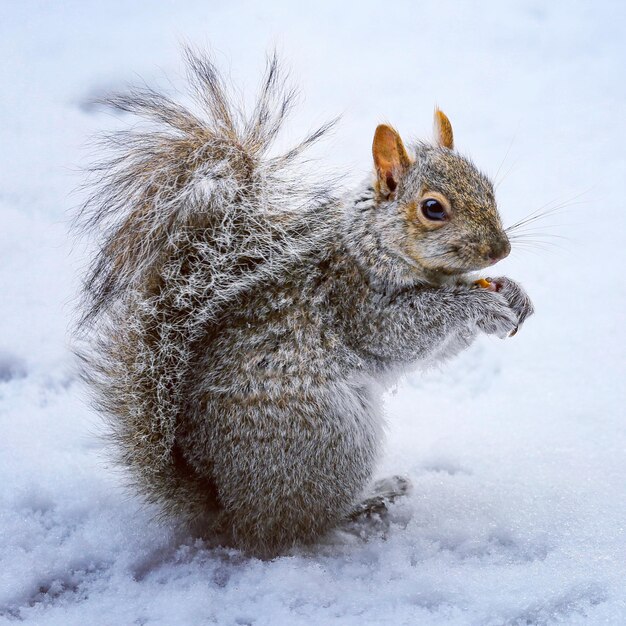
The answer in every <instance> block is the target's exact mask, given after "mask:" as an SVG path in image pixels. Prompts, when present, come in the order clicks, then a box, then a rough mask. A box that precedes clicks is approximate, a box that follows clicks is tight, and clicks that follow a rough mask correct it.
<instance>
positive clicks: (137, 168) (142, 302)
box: [77, 50, 335, 514]
mask: <svg viewBox="0 0 626 626" xmlns="http://www.w3.org/2000/svg"><path fill="white" fill-rule="evenodd" d="M186 60H187V66H188V77H189V83H190V86H191V93H192V96H193V99H194V101H195V104H196V105H197V107H198V110H199V113H198V114H196V113H193V112H191V111H190V110H188V109H187V108H185V107H183V106H181V105H180V104H178V103H177V102H175V101H173V100H171V99H170V98H168V97H166V96H164V95H162V94H160V93H158V92H155V91H153V90H150V89H143V90H134V91H131V92H130V93H128V94H127V95H116V96H112V97H110V98H107V99H106V100H105V101H104V102H105V103H106V104H108V105H109V106H113V107H115V108H116V109H118V110H120V111H125V112H129V113H132V114H135V115H137V116H139V117H141V118H143V119H144V121H145V122H146V125H145V126H143V127H141V128H133V129H131V130H125V131H121V132H117V133H115V134H113V135H110V136H109V137H107V138H106V140H105V147H106V149H107V150H108V153H109V156H108V158H107V159H106V160H105V161H103V162H101V163H99V164H97V165H95V166H94V167H92V168H91V175H92V180H91V182H90V183H89V186H90V189H92V195H91V196H90V197H89V199H88V200H87V202H86V203H85V205H84V207H83V209H82V211H81V213H80V215H79V216H78V218H77V224H78V226H79V228H80V229H81V230H83V231H87V232H88V233H93V234H94V235H95V236H96V239H97V242H98V250H97V254H96V256H95V258H94V261H93V263H92V265H91V267H90V268H89V271H88V273H87V276H86V279H85V281H84V289H83V305H84V306H83V314H82V319H81V321H80V324H79V337H80V338H81V344H82V345H83V346H84V347H83V348H80V349H79V354H80V356H81V359H82V362H83V363H84V377H85V379H86V380H87V382H88V383H89V385H90V386H91V389H92V392H93V397H94V399H95V404H96V406H97V407H98V409H99V410H101V411H102V412H103V413H104V414H105V415H106V416H107V419H108V423H109V424H110V429H109V430H110V434H111V437H112V439H113V440H114V441H115V443H116V444H117V450H118V451H119V452H120V455H121V461H122V462H123V463H124V464H125V465H126V466H128V467H129V468H130V469H131V475H132V477H133V478H134V480H135V482H136V483H137V486H138V487H139V488H140V489H141V490H142V491H143V492H144V494H145V495H146V496H147V497H148V499H149V500H152V501H160V502H161V503H162V504H164V505H165V507H166V508H167V502H168V498H169V497H170V496H172V495H173V494H174V492H176V493H177V501H178V503H180V501H181V498H180V496H181V493H180V490H181V489H187V490H189V489H191V492H190V493H189V498H190V499H191V500H193V497H194V496H197V495H198V494H197V490H196V491H194V489H193V488H192V487H190V485H189V484H186V483H185V481H182V482H181V478H180V476H178V477H177V476H175V472H173V471H172V465H171V464H172V463H173V462H174V460H173V458H172V457H173V455H172V450H173V444H174V437H175V429H176V423H177V417H178V415H179V414H180V411H181V407H182V403H183V398H184V396H185V381H186V380H187V379H188V373H189V369H188V368H189V364H190V362H191V360H192V357H193V344H194V341H196V340H197V339H198V338H199V337H201V336H203V335H204V334H205V333H206V332H207V330H208V329H209V328H210V326H211V325H212V324H215V323H216V321H217V320H218V319H219V317H220V315H222V314H224V312H225V311H226V310H228V308H229V307H232V306H234V305H235V306H236V302H237V299H238V298H239V297H240V296H241V295H242V294H243V293H245V292H246V291H248V290H249V289H251V288H252V287H253V286H255V285H257V284H259V282H262V281H264V280H266V279H267V278H269V277H271V276H272V275H275V274H276V273H280V272H281V271H283V270H284V269H285V268H287V267H288V266H289V265H290V264H291V263H293V261H294V260H295V259H297V258H298V257H300V256H301V255H304V254H306V253H307V252H309V251H310V250H312V249H314V248H318V247H319V246H320V245H321V243H322V242H321V239H324V238H326V237H329V236H330V235H331V232H330V230H331V227H330V226H329V227H328V228H327V229H324V228H323V224H325V223H330V222H329V220H328V219H327V215H328V211H329V210H330V207H331V206H332V205H333V204H334V203H335V198H334V195H333V186H332V184H331V185H329V183H328V181H325V182H321V183H316V182H314V181H311V180H310V179H309V177H308V175H307V174H306V173H305V172H304V170H303V169H302V168H300V165H301V164H302V162H303V161H302V158H301V157H302V154H303V152H304V151H305V150H306V149H307V148H308V147H309V146H310V145H311V144H313V143H314V142H316V141H317V140H318V139H319V138H320V137H321V136H322V135H324V134H325V133H326V132H327V131H328V129H329V128H330V126H332V123H331V124H328V125H326V126H323V127H321V128H319V129H318V130H316V131H315V132H313V133H312V134H311V135H309V136H308V137H306V138H305V139H304V140H303V141H302V142H301V143H300V144H298V145H297V146H295V147H293V148H292V149H291V150H289V151H287V152H286V153H284V154H281V155H279V156H272V155H271V154H270V153H269V151H270V148H271V147H272V144H273V141H274V139H275V138H276V136H277V134H278V132H279V130H280V129H281V127H282V125H283V122H284V121H285V119H286V117H287V115H288V112H289V110H290V108H291V105H292V102H293V96H294V93H293V91H290V90H287V89H286V88H285V86H284V83H283V80H282V78H281V75H280V73H279V68H278V63H277V60H276V57H275V56H273V57H271V58H270V59H269V61H268V65H267V70H266V75H265V78H264V81H263V83H262V86H261V89H260V93H259V95H258V98H257V100H256V104H255V106H254V108H253V110H252V113H251V114H250V115H249V116H247V115H245V114H244V113H243V111H242V109H241V108H240V107H238V106H236V105H235V104H234V103H233V99H232V98H231V96H230V94H229V91H228V89H227V88H226V87H225V85H224V82H223V81H222V79H221V77H220V75H219V73H218V72H217V70H216V69H215V67H214V66H213V64H212V63H211V62H210V60H209V59H207V58H205V57H202V56H199V55H197V54H195V53H193V52H191V51H189V50H187V51H186ZM308 170H309V171H310V167H309V168H308ZM196 508H197V507H196ZM194 511H195V509H194V508H193V504H190V513H194ZM179 512H180V511H179ZM194 514H195V513H194Z"/></svg>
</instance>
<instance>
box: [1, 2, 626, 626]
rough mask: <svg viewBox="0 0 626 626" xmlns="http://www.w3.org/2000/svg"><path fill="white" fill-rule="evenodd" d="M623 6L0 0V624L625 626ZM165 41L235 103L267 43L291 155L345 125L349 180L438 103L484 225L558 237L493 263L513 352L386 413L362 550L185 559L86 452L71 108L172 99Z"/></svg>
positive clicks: (331, 148) (341, 538)
mask: <svg viewBox="0 0 626 626" xmlns="http://www.w3.org/2000/svg"><path fill="white" fill-rule="evenodd" d="M625 6H626V5H625V4H624V3H623V2H620V1H615V2H608V1H604V2H599V1H598V2H573V1H572V2H555V1H554V0H552V1H550V2H547V1H546V2H540V1H539V0H516V1H511V2H496V1H494V2H452V1H451V0H450V1H442V0H431V1H428V2H425V1H423V2H408V1H407V2H388V3H380V2H353V3H330V2H328V3H321V2H317V3H310V4H309V5H306V6H304V5H301V3H295V2H293V3H290V2H286V1H284V2H276V1H274V2H264V3H253V2H240V1H237V0H233V1H232V2H211V1H210V0H198V1H193V2H191V1H188V2H182V1H181V2H174V1H169V0H167V1H166V0H163V1H161V2H152V1H136V2H124V1H122V0H109V1H108V2H86V1H85V0H75V1H69V0H67V1H64V2H45V1H41V2H35V1H27V0H23V1H21V2H11V1H9V0H4V1H3V2H2V3H1V6H0V54H1V57H2V60H3V61H2V63H1V64H0V84H1V85H2V94H1V96H0V145H1V152H0V215H1V222H0V260H1V261H0V294H1V296H0V320H1V321H0V478H1V481H0V623H10V622H12V621H23V622H24V623H27V624H33V625H34V624H37V625H38V626H39V625H41V626H43V625H53V624H54V625H58V626H72V625H81V626H82V625H85V624H98V625H100V624H102V625H115V626H117V625H126V624H128V625H130V624H136V625H139V624H142V625H157V624H159V625H164V626H175V625H179V624H181V625H183V624H184V625H196V624H198V625H199V624H220V625H231V624H232V625H235V624H239V625H243V624H254V625H255V626H262V625H266V624H267V625H269V624H272V625H283V624H284V625H289V626H291V625H299V624H307V625H309V624H312V625H325V624H341V625H353V624H392V625H396V624H398V625H400V624H420V625H422V624H424V625H429V624H459V625H464V624H477V625H478V624H480V625H489V626H495V625H500V624H511V625H517V624H555V623H558V624H611V625H613V624H614V625H620V624H626V530H625V528H626V415H625V410H624V407H625V405H626V397H625V392H624V386H625V374H626V371H625V367H624V360H625V356H624V355H625V346H626V319H625V316H624V305H625V303H626V287H625V283H624V279H623V266H624V263H625V262H626V245H625V242H626V228H625V225H626V218H625V213H626V206H625V203H624V193H625V192H624V179H625V173H626V158H625V157H624V154H625V152H624V144H625V142H626V132H625V121H624V120H625V119H626V116H625V115H624V105H625V104H626V87H625V85H626V81H624V75H625V72H626V43H625V42H626V27H625V25H626V10H625V8H624V7H625ZM182 41H188V42H191V43H194V44H196V45H199V46H210V47H211V48H212V50H213V51H214V53H215V56H216V59H217V61H218V63H220V64H221V65H222V67H226V68H231V74H232V76H233V79H234V80H236V81H237V82H238V83H239V84H241V85H242V86H243V87H244V89H248V90H249V89H250V88H252V87H253V86H254V85H255V83H256V80H257V77H258V73H259V71H260V70H261V68H262V66H263V54H264V52H265V50H267V49H268V48H271V47H272V46H274V45H275V46H277V47H278V48H279V50H280V51H281V52H282V56H283V57H284V58H285V59H286V60H287V61H288V64H289V65H290V67H291V69H292V76H293V77H294V79H296V81H297V82H298V83H299V84H300V85H301V86H302V89H303V92H304V97H303V99H302V104H301V107H300V109H299V111H298V113H297V114H296V116H295V117H294V120H293V124H292V127H291V132H292V134H293V136H297V135H300V134H302V133H303V132H304V131H305V130H307V129H308V128H310V127H312V126H313V125H315V124H316V123H319V122H321V121H323V120H325V119H327V118H329V117H332V116H334V115H335V114H336V113H342V114H343V122H342V123H341V125H340V127H339V128H338V130H337V131H336V133H335V135H334V138H333V139H332V140H331V141H330V142H327V143H326V144H325V145H324V146H323V149H322V152H323V153H324V156H325V159H326V162H327V163H328V164H330V166H331V168H332V169H333V170H336V171H337V172H343V171H346V172H348V179H349V180H360V179H361V178H362V177H363V175H364V174H365V173H366V172H367V171H368V168H369V167H370V142H371V137H372V133H373V130H374V128H375V126H376V124H377V123H378V122H380V121H382V120H389V121H391V122H392V123H393V124H394V125H396V127H397V128H399V129H400V131H401V132H402V133H403V134H405V135H409V136H410V135H411V134H413V135H415V136H426V135H427V134H428V133H429V132H430V123H431V115H432V109H433V106H434V105H435V103H437V104H439V105H440V106H441V107H442V108H443V109H444V110H445V111H446V113H447V114H448V115H449V117H450V118H451V120H452V122H453V125H454V128H455V134H456V140H457V146H458V147H459V149H460V150H461V151H463V152H466V153H471V155H472V157H473V158H474V160H475V161H476V162H477V163H479V164H480V165H481V166H482V167H483V168H484V169H485V170H486V171H488V172H490V173H491V174H493V175H495V174H496V172H497V171H498V170H499V174H498V178H499V179H502V180H501V184H500V185H499V187H498V194H499V202H500V206H501V211H502V213H503V215H504V218H505V220H506V221H507V222H509V223H512V222H513V221H515V220H517V219H519V218H520V217H522V216H524V215H526V214H527V213H529V212H531V211H532V210H534V209H537V208H539V207H541V206H542V205H548V207H551V206H558V205H562V204H563V203H565V204H566V206H564V207H563V208H562V210H561V211H560V212H558V213H556V214H555V215H554V217H553V218H551V219H549V220H546V221H545V222H543V223H541V222H540V223H537V227H541V228H542V229H543V230H544V231H545V232H549V233H552V234H557V235H560V236H562V237H564V239H547V240H546V241H548V242H549V243H556V244H558V245H557V246H552V245H549V246H545V249H539V250H526V249H519V250H518V251H517V252H514V253H513V254H512V255H511V257H510V258H509V259H507V260H506V261H505V262H503V263H502V264H501V272H502V273H503V274H507V275H510V276H512V277H514V278H517V279H519V280H521V281H522V282H523V284H524V285H525V286H526V288H527V290H528V291H529V293H530V294H531V296H532V297H533V299H534V301H535V304H536V308H537V314H536V316H535V317H534V318H532V319H531V320H530V321H529V323H528V324H527V325H526V327H524V328H523V329H522V331H521V332H520V333H519V335H518V336H516V337H515V338H513V339H510V340H507V341H504V342H502V341H499V340H497V339H488V338H482V339H481V340H480V341H478V342H477V344H476V345H475V346H474V347H473V348H472V349H471V350H470V351H468V352H467V353H466V354H464V355H462V356H461V357H460V358H459V359H457V360H456V361H455V362H454V363H451V364H450V365H449V366H447V367H446V368H445V369H443V370H441V371H436V372H430V373H427V374H426V375H424V376H421V375H413V376H411V377H410V379H409V380H407V381H404V382H403V383H402V384H401V385H399V386H398V388H397V389H396V390H395V392H394V393H392V394H390V396H389V398H388V401H387V407H388V423H389V426H388V431H389V433H388V450H387V455H386V458H385V461H384V464H383V467H381V468H380V473H381V474H385V473H390V472H393V473H406V474H409V475H410V476H412V478H413V481H414V486H415V489H414V492H413V494H412V495H411V496H410V497H408V498H406V499H405V500H404V501H403V502H399V503H398V504H397V505H394V507H393V511H392V519H393V522H392V524H391V527H390V529H389V531H388V533H387V534H386V536H384V537H383V536H378V535H376V536H374V537H372V538H371V539H370V541H368V542H366V543H362V542H360V541H358V540H357V539H355V538H354V537H352V536H348V535H342V534H338V533H337V534H334V535H332V536H330V537H328V538H327V540H326V541H324V542H323V544H322V545H319V546H316V547H313V548H310V549H308V550H300V551H297V552H294V553H293V555H291V556H288V557H283V558H279V559H276V560H274V561H271V562H261V561H258V560H250V559H247V558H244V557H243V556H241V555H240V554H238V553H236V552H235V551H229V550H209V549H207V548H206V547H205V546H203V545H202V544H200V543H197V542H193V541H192V540H190V539H189V538H187V537H185V536H178V535H176V534H175V533H174V532H173V531H171V530H170V529H168V528H164V527H163V526H159V525H158V524H157V523H156V522H154V521H153V520H152V518H151V511H150V510H148V509H146V508H144V507H143V506H142V505H141V503H140V502H138V501H137V500H136V499H135V497H134V496H133V495H132V494H129V493H127V492H126V491H125V490H124V489H123V487H122V480H121V477H120V476H119V474H118V473H117V472H116V471H115V470H114V468H111V467H109V466H108V464H107V461H106V458H105V457H104V455H103V448H102V444H101V443H100V441H99V440H98V438H97V433H98V428H99V423H98V418H97V416H95V415H94V414H93V413H92V412H91V411H90V410H89V409H88V408H87V407H86V405H85V404H84V398H83V394H82V391H81V389H80V386H79V385H78V383H77V382H76V379H75V376H74V374H73V370H72V358H71V356H70V352H69V348H68V344H69V341H68V334H67V329H68V327H69V326H70V324H71V320H72V308H73V304H74V303H73V297H74V293H75V290H76V284H77V274H78V271H79V269H80V267H81V266H82V265H83V264H84V262H85V256H86V252H85V250H84V249H83V248H82V247H80V246H76V245H74V244H73V243H72V240H71V238H70V237H69V235H68V222H69V219H70V217H71V214H72V209H73V208H74V207H76V205H78V204H79V203H80V200H81V197H82V195H81V192H76V191H74V190H75V189H76V187H77V185H78V183H79V182H80V180H81V175H80V173H79V172H77V170H78V168H79V167H80V166H81V165H83V164H84V163H85V162H86V159H87V158H88V156H89V151H88V150H85V149H84V147H85V142H86V139H87V138H88V137H89V136H91V135H92V134H93V133H94V132H96V131H99V130H102V129H104V128H111V127H114V126H116V125H117V124H119V122H118V121H117V120H116V119H114V118H113V117H112V116H111V115H110V113H109V112H107V111H102V110H99V109H97V108H94V107H92V106H90V105H89V98H90V97H92V96H94V95H95V94H98V93H101V92H103V91H106V90H109V89H112V88H113V89H117V88H120V87H123V86H124V85H125V84H126V83H129V82H137V81H140V80H145V81H146V82H148V83H150V84H160V85H161V86H163V87H164V88H166V89H172V88H173V86H180V83H181V75H182V71H181V70H182V66H181V63H180V57H179V44H180V42H182ZM166 76H168V77H169V79H168V78H166ZM168 80H169V81H171V82H168ZM503 160H504V163H503V164H502V165H501V163H502V161H503Z"/></svg>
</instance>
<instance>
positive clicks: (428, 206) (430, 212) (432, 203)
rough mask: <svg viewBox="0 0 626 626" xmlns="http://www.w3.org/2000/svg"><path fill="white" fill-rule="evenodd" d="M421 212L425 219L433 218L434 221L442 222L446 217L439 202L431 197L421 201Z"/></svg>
mask: <svg viewBox="0 0 626 626" xmlns="http://www.w3.org/2000/svg"><path fill="white" fill-rule="evenodd" d="M422 213H423V214H424V217H425V218H426V219H427V220H433V221H434V222H443V221H444V220H445V219H446V217H448V214H447V213H446V210H445V209H444V208H443V206H442V205H441V202H439V200H435V199H433V198H429V199H428V200H424V201H423V202H422Z"/></svg>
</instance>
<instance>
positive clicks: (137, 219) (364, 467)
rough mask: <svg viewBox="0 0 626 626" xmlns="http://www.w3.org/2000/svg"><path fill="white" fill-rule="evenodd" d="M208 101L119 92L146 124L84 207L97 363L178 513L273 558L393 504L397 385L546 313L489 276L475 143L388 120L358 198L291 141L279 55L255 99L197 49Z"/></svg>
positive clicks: (87, 367)
mask: <svg viewBox="0 0 626 626" xmlns="http://www.w3.org/2000/svg"><path fill="white" fill-rule="evenodd" d="M186 57H187V64H188V68H189V79H190V83H191V85H192V87H193V89H192V93H193V94H194V97H195V100H196V103H197V105H198V109H199V110H200V111H201V114H196V113H193V112H192V111H191V110H189V109H188V108H185V107H183V106H181V105H180V104H178V103H177V102H175V101H173V100H172V99H170V98H168V97H166V96H164V95H161V94H160V93H158V92H156V91H153V90H150V89H141V90H134V91H131V92H130V93H128V94H126V95H114V96H111V97H110V98H108V99H107V103H108V105H110V106H113V107H115V108H116V109H118V110H120V111H124V112H129V113H132V114H137V115H139V116H140V117H142V118H144V119H145V120H147V123H146V125H144V126H139V127H133V128H131V129H129V130H126V131H121V132H117V133H115V134H113V135H111V136H110V137H109V141H108V145H109V148H110V149H111V150H112V152H111V153H110V154H109V155H108V156H107V157H106V158H105V159H104V160H103V161H102V162H101V163H99V164H97V165H95V166H94V167H93V169H92V174H93V176H94V180H93V181H91V183H90V184H91V185H92V190H93V193H92V195H91V196H90V197H89V199H88V200H87V202H86V204H85V206H84V207H83V209H82V211H81V213H80V215H79V217H78V221H79V224H80V225H81V227H82V228H83V229H85V230H86V231H87V232H89V233H94V234H95V238H96V241H97V253H96V255H95V257H94V260H93V263H92V265H91V266H90V268H89V270H88V273H87V275H86V277H85V279H84V289H83V297H82V303H83V315H82V319H81V321H80V324H79V329H80V340H81V344H82V347H81V348H80V349H79V354H80V356H81V359H82V361H81V362H82V366H83V367H82V370H83V375H84V378H85V379H86V380H87V382H88V384H89V386H90V389H91V391H92V394H93V399H94V403H95V405H96V407H97V408H98V409H99V410H100V411H101V412H102V413H103V415H104V416H105V418H106V423H107V424H108V429H107V430H108V433H109V435H110V438H111V439H112V441H113V443H114V448H115V450H116V452H117V458H118V460H119V462H120V463H121V464H122V465H123V466H125V467H126V468H127V469H128V470H129V475H130V477H131V478H132V481H133V483H134V485H135V487H136V489H137V490H138V491H139V492H140V493H141V494H142V495H143V496H144V497H145V498H146V499H147V500H148V501H149V502H152V503H155V504H157V505H158V506H159V507H160V510H161V511H162V512H163V515H165V516H166V517H168V518H170V519H174V520H177V521H179V522H182V523H183V524H185V525H186V527H187V528H189V529H191V530H192V531H193V532H194V533H199V534H200V535H202V536H206V537H221V541H223V542H224V543H226V544H228V545H232V546H235V547H238V548H241V549H243V550H245V551H247V552H249V553H251V554H255V555H259V556H263V557H271V556H273V555H276V554H279V553H281V552H283V551H285V550H287V549H289V548H290V547H291V546H293V545H294V544H298V543H308V542H313V541H314V540H315V539H316V538H318V537H320V536H321V535H322V534H323V533H325V532H327V531H329V530H330V529H332V528H334V527H336V526H338V525H340V524H342V523H343V522H344V521H345V520H349V519H354V518H355V516H357V517H358V516H360V515H367V514H368V513H371V511H373V510H380V507H381V504H382V506H384V503H385V502H388V501H390V500H393V499H394V498H396V497H397V496H399V495H402V494H403V493H405V492H406V490H407V489H408V485H409V483H408V480H406V479H402V478H399V477H394V478H392V479H388V480H383V481H380V482H378V483H375V484H372V483H371V480H372V474H373V471H374V469H375V466H376V461H377V459H378V457H379V453H380V450H381V443H382V440H383V418H382V411H381V393H382V391H383V389H384V385H385V384H388V383H389V381H390V380H393V378H394V377H397V376H398V375H399V374H400V373H401V372H402V371H403V370H405V369H406V368H407V367H409V366H412V365H415V364H424V365H427V364H431V363H439V362H441V361H443V360H444V359H446V358H449V357H451V356H453V355H454V354H456V353H458V352H459V351H460V350H462V349H464V348H466V347H467V346H469V345H470V343H471V342H472V341H473V340H474V338H475V337H476V336H477V335H478V334H479V332H483V333H486V334H493V335H497V336H498V337H506V336H508V335H509V334H512V333H514V332H516V330H517V328H518V327H519V326H520V325H521V324H522V323H523V322H524V320H525V319H526V318H527V317H528V316H529V315H531V313H532V312H533V308H532V304H531V302H530V300H529V298H528V297H527V295H526V294H525V292H524V291H523V290H522V288H521V287H520V286H519V285H518V284H516V283H515V282H513V281H511V280H509V279H508V278H497V279H493V280H491V281H490V282H489V283H488V285H489V287H488V288H480V287H477V286H476V285H475V279H476V276H472V275H471V274H470V273H471V272H474V271H477V270H481V269H483V268H486V267H488V266H491V265H492V264H493V263H495V262H497V261H498V260H500V259H502V258H504V257H505V256H507V254H508V253H509V250H510V244H509V241H508V238H507V235H506V232H505V230H504V229H503V226H502V223H501V220H500V217H499V215H498V211H497V208H496V201H495V196H494V190H493V186H492V183H491V182H490V180H489V179H488V178H487V177H486V176H485V175H484V174H482V173H481V172H480V171H479V170H478V169H477V168H476V167H475V166H474V165H473V163H472V162H471V161H469V160H468V159H466V158H464V157H463V156H461V155H459V154H458V153H457V152H456V151H455V150H454V146H453V134H452V127H451V125H450V122H449V120H448V119H447V117H446V116H445V115H444V114H443V113H442V112H441V111H439V110H436V112H435V139H434V142H432V143H428V142H417V143H414V144H413V145H411V146H409V147H408V148H405V146H404V144H403V142H402V140H401V138H400V136H399V135H398V133H397V132H396V131H395V130H394V129H393V128H391V127H390V126H388V125H380V126H378V128H377V129H376V132H375V135H374V141H373V157H374V175H373V177H372V180H371V181H368V182H367V183H366V184H365V185H363V187H362V188H360V189H358V190H357V191H356V192H355V193H354V194H353V196H352V197H350V198H348V199H346V198H341V197H338V194H337V191H336V189H337V184H336V182H333V181H331V182H329V181H328V179H326V180H324V179H323V177H322V180H321V181H320V180H316V179H315V177H314V176H313V173H314V172H313V171H312V170H313V169H314V168H312V166H311V164H310V162H307V160H306V158H303V157H304V155H305V151H306V149H307V148H308V147H309V146H310V145H312V144H313V143H314V142H316V141H317V140H318V139H319V138H320V137H322V136H323V135H324V134H325V133H326V132H327V131H328V129H329V126H330V125H326V126H323V127H321V128H320V129H318V130H316V131H315V132H313V133H312V134H311V135H309V136H308V137H306V138H305V139H304V140H303V141H302V142H301V143H300V144H298V145H296V146H295V147H293V148H291V149H289V150H288V151H286V152H285V153H283V154H280V155H275V154H272V152H271V149H272V146H273V143H274V140H275V138H276V135H277V134H278V132H279V130H280V129H281V127H282V126H283V122H284V121H285V118H286V117H287V114H288V112H289V109H290V107H291V105H292V103H293V92H291V91H289V90H288V89H287V87H286V86H285V84H284V81H283V79H282V77H281V74H280V72H279V67H278V63H277V61H276V58H275V56H274V57H271V58H270V59H269V61H268V67H267V71H266V75H265V77H264V81H263V83H262V86H261V89H260V92H259V95H258V98H257V100H256V104H255V106H254V108H253V110H252V112H251V113H250V114H249V115H246V114H245V113H243V112H242V110H241V109H240V108H238V107H237V106H236V105H235V104H234V102H233V98H232V96H231V95H230V93H231V92H230V91H229V88H228V87H227V86H226V85H225V83H224V81H223V79H222V78H221V76H220V74H219V73H218V71H217V70H216V68H215V67H214V66H213V64H212V63H211V61H210V59H209V58H207V57H206V56H203V55H199V54H197V53H194V52H191V51H187V53H186Z"/></svg>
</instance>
